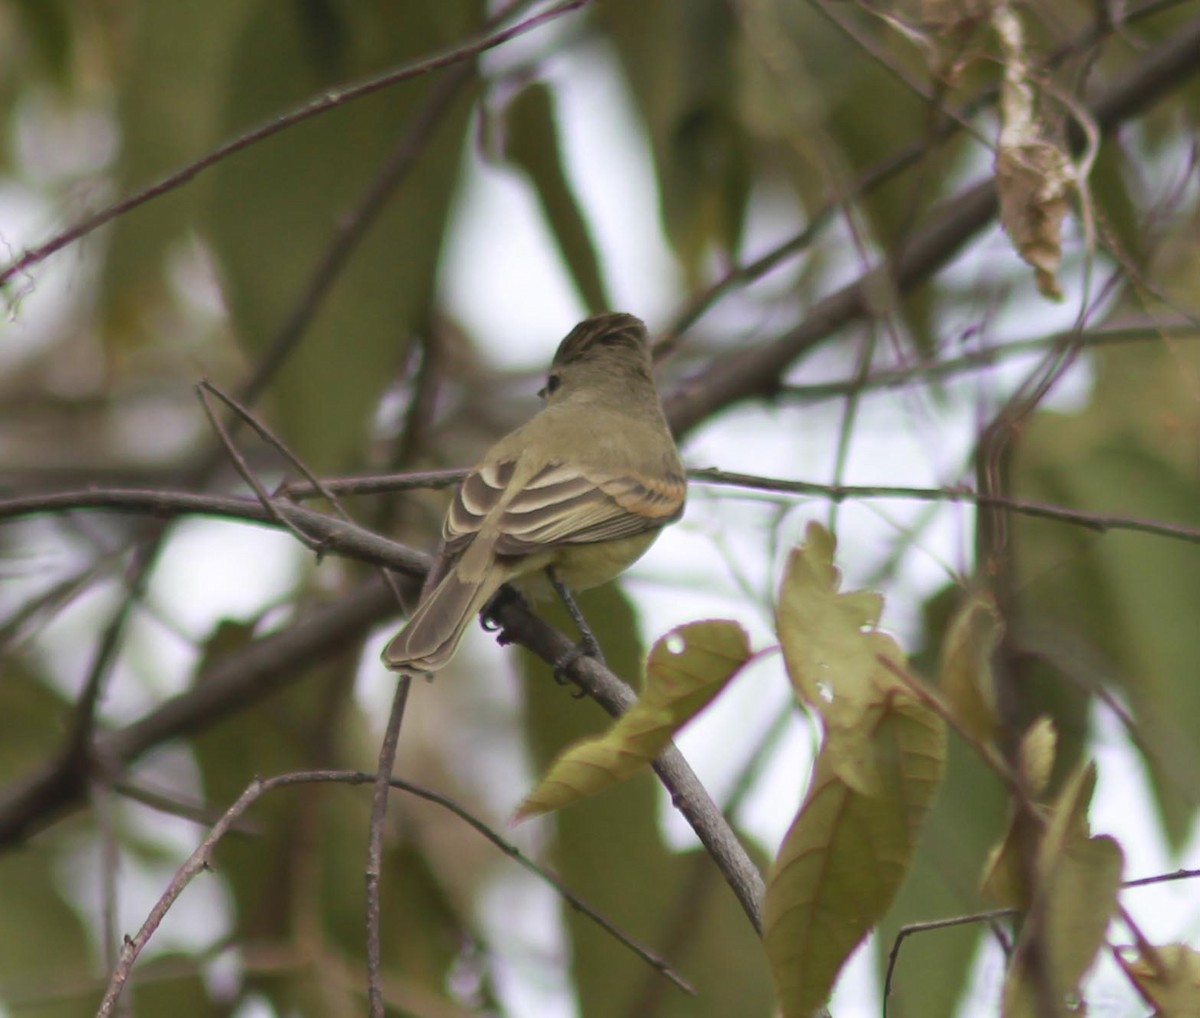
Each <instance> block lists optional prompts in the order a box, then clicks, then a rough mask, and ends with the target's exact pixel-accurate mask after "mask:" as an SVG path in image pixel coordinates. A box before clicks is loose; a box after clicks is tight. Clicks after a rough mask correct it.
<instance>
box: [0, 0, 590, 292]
mask: <svg viewBox="0 0 1200 1018" xmlns="http://www.w3.org/2000/svg"><path fill="white" fill-rule="evenodd" d="M591 2H592V0H562V2H560V3H557V4H555V5H554V6H553V7H550V8H548V9H547V10H544V11H542V12H541V13H539V14H535V15H533V16H531V17H529V18H526V19H525V20H524V21H520V22H518V23H517V24H515V25H510V26H509V27H508V28H505V29H501V30H500V31H497V32H490V33H488V34H487V35H484V36H482V37H479V38H476V39H473V40H471V41H470V42H466V43H463V44H462V45H461V46H456V47H455V48H454V49H451V50H447V51H446V52H445V53H441V54H439V55H437V56H434V57H428V58H426V59H425V60H420V61H417V62H416V63H411V64H406V65H405V66H403V67H400V68H397V69H395V70H392V71H388V72H387V73H385V74H381V75H378V76H377V77H374V78H368V79H367V80H366V81H360V82H358V83H357V84H353V85H347V86H346V87H345V88H341V89H334V90H331V91H328V92H325V93H323V94H322V95H320V96H318V97H317V98H316V99H310V100H309V101H308V102H306V103H304V104H303V105H302V106H298V107H296V108H295V109H293V110H291V111H289V112H287V113H284V114H282V115H281V116H278V117H275V118H273V119H271V120H268V121H267V122H266V123H263V124H259V125H258V126H257V127H254V128H251V129H250V130H249V131H246V132H245V133H244V134H240V135H238V136H237V137H236V138H233V139H232V140H230V141H227V142H226V143H225V144H223V145H220V146H218V147H217V148H215V149H213V150H212V151H211V152H209V153H208V154H207V155H205V156H203V157H201V158H200V159H197V160H196V161H195V162H193V163H189V164H188V165H187V166H184V167H183V168H181V169H179V170H176V171H175V172H174V173H172V174H170V175H168V176H166V177H164V178H163V179H162V180H160V181H158V182H157V183H154V184H151V185H150V186H149V187H147V188H144V189H143V190H141V191H138V192H137V193H136V194H132V195H130V196H129V197H128V198H123V199H122V200H121V201H118V202H116V203H114V204H112V205H109V206H108V207H107V208H104V209H101V210H100V211H99V212H94V213H92V214H91V215H90V216H87V217H85V218H84V219H81V220H80V221H79V222H77V223H76V224H75V225H74V226H71V227H69V228H68V229H66V230H63V231H62V232H61V233H59V234H57V235H56V236H54V237H51V238H50V239H49V240H48V241H46V242H45V243H44V244H41V245H39V246H38V247H35V248H30V249H28V250H26V251H25V252H24V254H22V255H21V256H20V257H19V258H17V259H15V260H14V261H12V262H11V263H9V264H8V265H6V266H5V267H4V268H3V269H0V286H3V285H4V284H5V283H7V282H8V281H9V280H10V279H12V278H13V277H14V276H16V275H18V274H19V273H21V272H25V271H27V270H28V269H30V268H31V267H32V266H34V265H36V264H38V263H39V262H42V261H45V260H46V259H47V258H49V257H50V256H51V255H52V254H55V253H56V252H58V251H61V250H62V249H63V248H64V247H66V246H67V245H69V244H73V243H74V242H75V241H77V240H79V239H80V238H82V237H86V236H87V235H88V234H89V233H91V232H92V231H93V230H96V229H99V228H100V227H101V226H103V225H104V224H105V223H110V222H112V220H114V219H116V218H117V217H118V216H121V215H124V214H125V213H126V212H129V211H130V210H131V209H135V208H137V207H138V206H139V205H144V204H145V203H146V202H148V201H151V200H152V199H154V198H157V197H159V196H160V195H163V194H166V193H167V192H168V191H173V190H175V189H176V188H178V187H182V186H183V185H184V184H187V183H189V182H190V181H191V180H192V179H193V178H194V177H196V176H197V175H198V174H200V173H201V172H203V171H204V170H207V169H209V168H210V167H212V166H215V165H216V164H217V163H219V162H222V161H223V160H225V159H227V158H228V157H229V156H231V155H235V154H236V153H238V152H241V151H242V150H243V149H245V148H249V147H250V146H251V145H255V144H257V143H258V142H260V141H262V140H264V139H265V138H269V137H271V135H273V134H278V133H279V132H280V131H283V130H286V129H287V128H289V127H294V126H295V125H296V124H299V123H301V122H302V121H304V120H308V119H309V118H310V117H315V116H318V115H319V114H322V113H327V112H328V111H329V110H332V109H336V108H337V107H339V106H344V105H345V104H346V103H348V102H352V101H353V100H355V99H361V98H362V97H363V96H366V95H370V94H371V93H373V92H378V91H381V90H382V89H385V88H390V87H391V86H393V85H398V84H400V83H401V82H405V81H410V80H411V79H413V78H417V77H420V76H421V75H423V74H429V73H430V72H432V71H437V70H440V69H441V68H443V67H449V66H450V65H452V64H457V63H462V62H463V61H465V60H471V59H472V58H473V57H476V56H478V55H479V54H480V53H485V52H487V51H488V50H490V49H494V48H495V47H497V46H500V45H502V44H503V43H506V42H508V41H509V40H510V39H515V38H516V37H517V36H520V35H524V34H525V33H526V32H530V31H532V30H533V29H535V28H538V27H539V26H541V25H543V24H545V23H547V22H549V21H553V20H554V19H555V18H558V17H561V16H562V15H564V14H568V13H570V12H571V11H575V10H578V9H579V8H581V7H586V6H587V5H588V4H589V3H591Z"/></svg>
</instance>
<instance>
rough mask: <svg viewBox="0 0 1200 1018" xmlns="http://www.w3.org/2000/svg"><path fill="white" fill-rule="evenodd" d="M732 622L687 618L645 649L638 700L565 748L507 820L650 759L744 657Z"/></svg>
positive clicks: (611, 781) (591, 790)
mask: <svg viewBox="0 0 1200 1018" xmlns="http://www.w3.org/2000/svg"><path fill="white" fill-rule="evenodd" d="M750 656H751V655H750V643H749V639H748V638H747V636H746V632H745V630H743V629H742V627H741V626H739V625H738V624H737V623H736V622H727V621H720V620H715V621H707V622H692V623H689V624H688V625H685V626H680V627H678V628H677V629H673V630H672V631H671V632H670V633H668V634H667V635H666V636H664V637H663V638H662V639H660V640H659V641H658V642H657V643H656V644H655V645H654V649H653V650H651V651H650V658H649V660H648V661H647V663H646V689H645V692H644V693H643V694H642V697H641V699H639V700H638V702H637V703H636V704H635V705H634V706H633V708H632V709H630V710H629V712H628V713H626V714H624V715H623V716H622V717H620V718H619V719H618V720H617V722H616V723H615V724H614V725H613V726H612V727H611V728H610V729H609V730H608V731H607V732H605V733H604V734H603V735H600V736H597V737H595V738H592V739H584V740H583V741H581V742H578V743H576V744H575V745H574V746H571V747H570V748H569V749H567V750H566V752H564V753H563V754H562V755H561V756H560V757H559V758H558V759H557V760H556V761H555V762H554V764H553V765H552V766H551V767H550V770H549V771H548V772H547V774H546V776H545V777H544V778H543V779H542V781H541V782H540V784H539V785H538V786H537V788H535V789H534V790H533V791H532V792H531V793H530V794H529V795H528V796H526V798H525V800H524V801H523V802H522V803H521V805H520V806H519V807H518V808H517V811H516V814H515V816H514V818H513V819H514V821H518V820H524V819H525V818H526V817H530V816H537V815H539V814H541V813H549V812H550V811H552V810H556V809H562V807H564V806H567V805H570V804H571V803H573V802H578V801H579V800H580V799H585V798H587V797H588V796H592V795H596V794H597V793H599V792H602V791H603V790H604V789H606V788H609V787H610V786H612V785H615V784H616V783H617V782H620V781H624V780H626V779H627V778H629V777H630V776H631V775H633V774H636V773H637V772H638V771H639V770H641V768H643V767H645V766H647V765H648V764H650V762H651V761H653V760H654V758H655V757H656V756H658V754H659V753H660V752H662V750H663V749H664V748H666V746H667V744H668V743H669V742H670V741H671V737H672V736H673V735H674V734H675V733H676V732H677V731H678V730H679V729H680V728H682V727H683V726H684V725H685V724H687V722H688V721H690V720H691V719H692V718H693V717H695V716H696V714H698V713H699V712H700V711H701V710H703V709H704V708H705V707H707V706H708V704H709V703H710V702H711V701H712V699H713V698H714V697H715V696H716V695H717V694H718V693H719V692H720V691H721V690H722V689H724V688H725V684H726V683H727V682H729V680H730V679H732V678H733V677H734V676H735V675H736V674H737V673H738V672H739V671H740V670H741V669H742V667H743V666H744V665H745V664H746V662H747V661H749V660H750Z"/></svg>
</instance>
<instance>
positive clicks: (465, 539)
mask: <svg viewBox="0 0 1200 1018" xmlns="http://www.w3.org/2000/svg"><path fill="white" fill-rule="evenodd" d="M515 466H516V464H515V463H514V462H513V461H511V460H510V461H504V462H501V463H489V464H487V465H485V466H483V467H481V468H480V469H479V470H477V471H475V472H473V473H472V474H470V475H469V476H468V477H467V479H466V480H465V481H463V483H462V486H461V487H460V488H459V489H458V492H457V493H456V494H455V496H454V500H453V501H452V502H451V504H450V511H449V512H448V513H447V515H446V524H445V528H444V537H445V540H446V550H447V551H448V552H450V553H451V554H453V553H455V552H457V551H459V550H461V548H463V547H464V546H465V545H466V544H468V543H469V542H470V541H471V539H472V538H473V537H474V536H475V534H477V533H478V532H479V530H480V528H481V527H482V526H483V523H484V520H485V519H487V518H488V516H489V514H491V513H493V512H494V511H495V510H496V509H497V507H498V506H500V504H501V502H504V506H503V509H501V515H500V518H499V520H498V527H497V530H498V535H497V539H496V544H495V550H496V552H497V554H500V555H524V554H528V553H529V552H531V551H535V550H538V549H541V548H546V547H553V546H555V545H561V544H587V543H590V542H593V541H611V540H616V539H618V538H622V537H632V536H633V535H634V534H640V533H643V532H645V531H647V530H653V529H656V528H658V527H662V526H665V525H666V524H667V523H670V522H671V521H672V520H675V519H677V518H678V517H679V515H680V513H682V512H683V503H684V498H685V496H686V493H687V487H686V482H685V481H684V479H683V477H681V476H678V475H674V474H672V475H663V476H661V477H654V478H651V477H645V476H639V475H635V474H632V473H621V472H616V473H611V472H606V471H602V470H591V469H588V468H586V467H580V466H578V465H576V464H572V463H564V462H555V463H550V464H548V465H547V466H545V467H543V468H542V470H540V471H539V472H538V473H537V474H535V475H534V476H533V477H532V478H530V480H529V481H528V482H527V483H526V484H525V485H524V486H523V487H522V488H521V490H520V491H518V492H516V493H513V494H511V495H510V494H509V493H508V490H507V489H508V485H509V484H510V482H511V481H512V477H513V474H514V471H515Z"/></svg>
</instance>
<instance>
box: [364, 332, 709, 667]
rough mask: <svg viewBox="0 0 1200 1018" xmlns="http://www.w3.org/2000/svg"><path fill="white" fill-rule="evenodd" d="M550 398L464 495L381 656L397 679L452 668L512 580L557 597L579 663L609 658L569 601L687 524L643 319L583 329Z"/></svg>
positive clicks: (552, 373)
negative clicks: (478, 621)
mask: <svg viewBox="0 0 1200 1018" xmlns="http://www.w3.org/2000/svg"><path fill="white" fill-rule="evenodd" d="M538 395H539V396H540V397H541V398H542V400H543V406H542V409H541V410H540V411H539V412H538V413H537V414H536V415H535V416H534V417H532V418H531V419H530V420H529V421H527V422H526V423H525V424H523V425H521V426H520V427H518V428H516V429H515V430H514V431H512V432H510V433H509V434H508V435H506V436H505V437H504V438H502V439H500V441H498V442H497V443H496V444H495V445H493V446H492V448H491V449H490V450H488V452H487V453H486V454H485V455H484V456H483V458H482V459H481V460H480V461H479V464H478V465H477V466H476V467H475V468H474V469H473V470H472V471H471V472H470V473H469V474H468V475H467V477H466V478H465V479H464V480H463V482H462V484H461V485H460V486H459V487H458V489H457V491H456V492H455V494H454V497H453V499H452V500H451V503H450V506H449V509H448V510H447V512H446V517H445V521H444V523H443V525H442V544H441V548H440V551H439V554H438V556H437V558H436V560H435V564H434V566H433V568H432V569H431V570H430V573H429V575H428V577H427V579H426V582H425V585H424V588H423V590H422V594H421V597H420V600H419V602H418V604H417V607H416V609H415V610H414V611H413V613H412V615H411V617H410V618H409V619H408V622H407V624H406V625H405V626H404V627H403V628H402V629H401V630H400V631H399V632H398V633H397V634H396V635H395V636H394V637H393V638H392V640H391V641H390V642H389V643H388V644H387V646H386V647H385V648H384V650H383V654H382V658H383V663H384V665H385V666H386V667H387V668H389V669H391V670H393V671H398V672H407V673H417V674H432V673H434V672H437V671H438V670H439V669H441V668H443V667H444V666H445V665H446V664H447V663H448V662H449V661H450V659H451V658H452V657H453V655H454V653H455V651H456V650H457V648H458V644H459V641H460V640H461V639H462V635H463V632H464V631H465V629H466V627H467V625H468V623H469V622H470V620H471V619H472V618H474V617H475V616H477V615H479V613H480V612H481V611H484V610H485V609H486V608H487V606H488V605H489V603H490V602H491V601H492V598H493V597H495V596H496V594H497V592H498V591H499V590H500V588H501V587H502V586H503V585H504V584H506V583H514V584H515V585H516V586H517V588H518V589H519V590H521V591H522V592H523V593H525V594H528V595H529V596H530V597H534V598H537V597H540V596H544V595H545V594H546V593H548V592H549V591H550V590H556V591H558V593H559V594H560V595H561V596H562V597H563V599H564V601H565V602H566V603H567V607H568V609H571V611H572V616H573V618H574V619H575V621H576V622H577V624H579V626H580V629H581V635H582V640H581V643H580V644H579V646H578V647H577V648H576V649H575V651H574V652H573V653H572V654H571V655H568V656H567V657H568V658H570V659H573V658H574V657H577V656H578V655H579V654H580V653H588V654H592V655H594V656H599V648H598V646H597V645H596V642H595V639H594V638H593V637H592V636H591V633H590V631H589V630H588V629H587V627H586V623H584V621H583V617H582V615H581V614H580V613H579V611H578V608H576V607H575V605H574V601H573V600H572V599H571V597H570V592H571V591H579V590H586V589H588V588H590V587H595V586H599V585H600V584H603V583H606V582H608V581H609V580H611V579H613V578H614V577H616V576H617V575H619V574H620V573H621V572H623V571H624V570H625V569H627V568H628V567H629V566H630V565H632V564H633V563H634V562H635V561H636V560H637V559H638V558H640V557H641V556H642V554H643V553H644V552H645V551H646V550H647V549H648V548H649V547H650V545H651V544H652V543H653V542H654V540H655V538H657V537H658V534H659V532H660V531H661V530H662V529H663V527H665V526H667V525H668V524H670V523H674V522H675V521H676V520H678V519H679V518H680V517H681V516H682V515H683V511H684V507H685V503H686V499H687V480H686V475H685V473H684V469H683V464H682V463H681V461H680V458H679V452H678V449H677V448H676V445H675V440H674V438H673V437H672V435H671V431H670V428H669V426H668V424H667V420H666V416H665V414H664V413H663V407H662V401H661V399H660V397H659V394H658V390H657V388H656V387H655V384H654V378H653V373H652V362H651V356H650V343H649V337H648V335H647V331H646V326H645V324H644V323H643V322H642V321H641V319H639V318H637V317H635V316H634V315H631V314H625V313H622V312H609V313H605V314H599V315H595V316H593V317H590V318H587V319H585V320H584V321H582V322H580V323H579V324H578V325H577V326H575V328H573V329H572V330H571V331H570V333H568V334H567V336H566V338H564V339H563V340H562V342H561V343H560V344H559V347H558V350H557V352H556V353H555V354H554V359H553V360H552V362H551V364H550V370H549V373H548V375H547V378H546V385H545V387H544V388H543V389H542V390H541V392H539V394H538ZM601 660H602V658H601ZM567 663H568V662H567V661H566V660H560V662H559V668H563V667H565V666H566V664H567Z"/></svg>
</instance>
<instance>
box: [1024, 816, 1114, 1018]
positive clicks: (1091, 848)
mask: <svg viewBox="0 0 1200 1018" xmlns="http://www.w3.org/2000/svg"><path fill="white" fill-rule="evenodd" d="M1123 864H1124V855H1123V854H1122V852H1121V848H1120V846H1119V845H1118V844H1117V843H1116V841H1114V840H1113V839H1112V838H1108V837H1096V838H1087V837H1076V838H1073V839H1072V840H1071V843H1070V844H1068V845H1067V847H1066V849H1065V851H1064V852H1063V853H1062V854H1061V855H1059V856H1058V857H1056V858H1055V859H1054V860H1053V864H1052V866H1051V867H1050V869H1049V871H1048V872H1045V873H1043V874H1040V879H1041V881H1042V886H1041V887H1039V889H1038V898H1039V899H1041V900H1044V902H1045V922H1044V925H1042V929H1041V931H1040V932H1041V934H1042V945H1043V947H1044V949H1045V951H1046V953H1047V954H1048V956H1049V963H1050V964H1049V968H1048V973H1047V974H1048V976H1049V982H1050V990H1051V993H1052V996H1053V998H1054V1000H1055V1001H1057V1002H1058V1005H1059V1013H1060V1014H1061V1015H1062V1016H1063V1018H1067V1016H1068V1015H1069V1014H1073V1013H1077V1012H1069V1011H1068V1009H1067V1001H1068V999H1069V997H1070V996H1071V995H1073V994H1076V993H1077V992H1078V986H1079V983H1080V981H1081V980H1082V978H1083V975H1084V973H1085V972H1087V970H1088V969H1089V968H1090V967H1091V965H1092V962H1093V961H1094V960H1095V957H1096V952H1097V951H1098V950H1099V949H1100V947H1101V945H1102V944H1103V943H1104V933H1105V930H1107V929H1108V922H1109V919H1110V918H1111V917H1112V914H1113V910H1114V908H1115V907H1116V903H1117V892H1118V891H1119V890H1120V887H1121V868H1122V866H1123ZM1038 925H1039V924H1038V923H1037V920H1036V918H1031V919H1030V920H1029V921H1027V922H1026V924H1025V926H1024V928H1023V930H1022V935H1021V937H1020V939H1018V941H1017V945H1016V951H1015V953H1014V956H1013V962H1012V965H1011V967H1010V968H1009V973H1008V979H1007V980H1006V981H1005V987H1004V1010H1003V1015H1004V1018H1042V1016H1043V1014H1044V1011H1043V1010H1042V1009H1041V1007H1040V1006H1039V1004H1040V1002H1039V999H1038V993H1037V989H1036V984H1035V982H1034V980H1033V979H1032V975H1031V971H1030V969H1031V964H1030V962H1031V960H1032V959H1031V954H1032V950H1033V948H1032V946H1031V945H1032V939H1033V937H1034V936H1035V933H1034V931H1035V930H1036V929H1037V926H1038Z"/></svg>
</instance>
